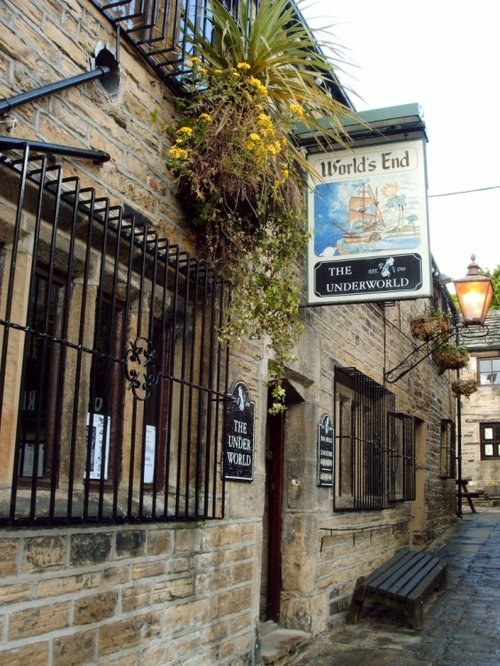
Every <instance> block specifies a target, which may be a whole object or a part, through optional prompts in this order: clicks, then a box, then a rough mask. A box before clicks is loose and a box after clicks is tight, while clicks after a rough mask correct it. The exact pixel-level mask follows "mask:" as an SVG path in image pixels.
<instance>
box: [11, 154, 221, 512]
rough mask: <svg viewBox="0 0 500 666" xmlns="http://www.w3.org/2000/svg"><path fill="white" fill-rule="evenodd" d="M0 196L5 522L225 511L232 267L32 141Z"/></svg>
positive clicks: (13, 162) (18, 158)
mask: <svg viewBox="0 0 500 666" xmlns="http://www.w3.org/2000/svg"><path fill="white" fill-rule="evenodd" d="M0 199H1V200H2V202H3V203H4V204H5V205H4V206H3V207H2V211H7V212H3V213H2V217H0V230H1V232H2V234H1V237H2V239H3V241H4V245H3V248H2V262H1V268H2V274H1V292H0V363H1V365H0V433H1V435H0V449H1V453H2V460H3V461H4V464H3V466H2V469H1V470H0V524H4V525H35V524H36V525H43V524H47V525H53V524H61V523H64V524H72V523H121V522H131V521H134V522H150V521H171V520H179V519H182V520H191V519H192V520H199V519H204V518H221V517H222V516H223V507H224V482H223V479H222V474H221V466H222V430H223V429H222V422H223V417H224V410H225V396H226V394H227V377H228V349H227V347H226V346H223V345H221V343H219V341H218V339H217V336H216V332H215V331H216V329H217V327H220V326H221V325H222V324H223V323H224V312H225V305H226V303H227V300H228V295H229V294H228V288H227V285H226V283H225V282H224V280H223V279H222V278H221V277H219V276H218V275H217V274H216V273H215V271H214V269H213V267H212V266H211V265H209V264H207V263H206V262H203V261H201V260H197V259H193V258H191V257H190V256H189V255H188V254H187V253H185V252H182V251H181V250H180V249H179V247H178V246H176V245H171V244H170V243H169V241H168V240H167V239H163V238H160V237H159V236H158V235H157V234H156V232H155V231H154V230H152V229H150V228H149V227H148V225H147V224H146V223H144V221H142V220H137V218H135V217H134V216H132V215H129V214H125V212H124V210H123V208H122V207H121V206H111V205H110V202H109V200H108V199H107V198H106V197H98V196H97V195H96V192H95V190H94V189H93V188H88V187H87V188H83V187H81V183H80V180H79V178H78V177H76V176H71V177H68V178H66V177H65V176H64V171H63V168H62V167H61V166H60V165H53V164H52V161H50V162H49V161H48V159H47V157H45V156H40V155H37V154H33V153H32V151H30V148H29V146H26V147H25V149H24V151H22V152H19V151H18V150H15V151H6V152H4V153H0ZM17 368H20V370H19V371H18V370H17ZM148 400H152V401H153V402H152V403H151V405H149V406H148ZM153 403H154V404H153Z"/></svg>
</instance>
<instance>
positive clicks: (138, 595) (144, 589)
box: [121, 585, 151, 613]
mask: <svg viewBox="0 0 500 666" xmlns="http://www.w3.org/2000/svg"><path fill="white" fill-rule="evenodd" d="M150 604H151V587H150V586H149V585H140V586H138V585H134V587H130V588H127V589H126V590H122V591H121V609H122V611H123V612H124V613H130V612H131V611H134V610H137V609H139V608H146V607H147V606H149V605H150Z"/></svg>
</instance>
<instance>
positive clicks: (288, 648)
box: [259, 622, 311, 666]
mask: <svg viewBox="0 0 500 666" xmlns="http://www.w3.org/2000/svg"><path fill="white" fill-rule="evenodd" d="M259 629H260V636H261V657H262V664H266V665H267V664H273V666H285V664H288V663H290V659H292V658H293V657H294V656H295V655H296V653H297V650H298V648H299V647H301V646H302V645H305V644H306V643H308V642H309V641H310V640H311V634H308V633H307V632H305V631H299V630H297V629H281V628H280V627H278V626H277V625H276V624H275V623H269V622H265V623H262V624H261V625H260V628H259Z"/></svg>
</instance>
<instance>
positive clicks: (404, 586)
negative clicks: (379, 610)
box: [346, 548, 447, 630]
mask: <svg viewBox="0 0 500 666" xmlns="http://www.w3.org/2000/svg"><path fill="white" fill-rule="evenodd" d="M446 568H447V564H446V562H445V561H444V560H440V559H439V558H438V557H435V556H434V555H430V554H429V553H416V552H412V551H411V550H408V549H407V548H403V549H401V550H399V551H398V552H397V553H396V554H395V555H394V557H393V558H392V559H390V560H389V561H388V562H386V563H385V564H382V565H381V566H380V567H378V569H375V571H374V572H373V573H371V574H370V575H369V576H368V577H361V578H358V580H357V581H356V586H355V588H354V592H353V595H352V600H351V605H350V607H349V612H348V614H347V619H346V622H347V623H348V624H355V623H356V622H358V620H359V613H360V611H361V607H362V605H363V602H364V601H365V599H369V600H371V601H375V602H377V603H379V604H383V605H385V606H390V607H392V608H397V609H399V610H402V611H403V613H404V614H405V616H406V617H408V618H409V622H410V625H411V627H412V628H413V629H418V630H420V629H422V628H423V607H424V601H425V599H426V598H427V597H428V595H429V594H430V593H431V592H432V591H433V590H437V591H439V592H444V591H445V590H446Z"/></svg>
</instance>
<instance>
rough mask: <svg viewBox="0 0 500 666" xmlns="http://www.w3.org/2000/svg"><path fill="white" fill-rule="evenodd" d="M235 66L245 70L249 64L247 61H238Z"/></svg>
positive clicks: (248, 67)
mask: <svg viewBox="0 0 500 666" xmlns="http://www.w3.org/2000/svg"><path fill="white" fill-rule="evenodd" d="M236 68H237V69H245V70H247V69H250V65H249V64H248V63H247V62H239V63H238V64H237V65H236Z"/></svg>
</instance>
